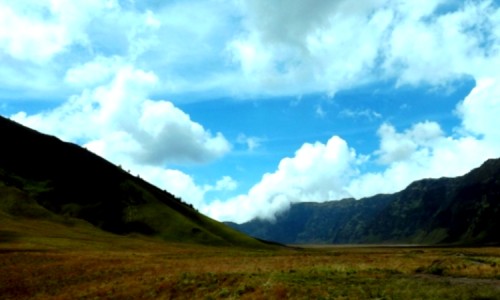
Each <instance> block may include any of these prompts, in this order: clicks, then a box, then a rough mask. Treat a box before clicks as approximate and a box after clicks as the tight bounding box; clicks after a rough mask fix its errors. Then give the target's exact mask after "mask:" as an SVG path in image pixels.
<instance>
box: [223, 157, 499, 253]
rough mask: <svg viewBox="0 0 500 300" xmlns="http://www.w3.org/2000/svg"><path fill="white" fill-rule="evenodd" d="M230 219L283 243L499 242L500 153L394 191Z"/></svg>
mask: <svg viewBox="0 0 500 300" xmlns="http://www.w3.org/2000/svg"><path fill="white" fill-rule="evenodd" d="M228 224H229V225H230V226H232V227H234V228H236V229H238V230H241V231H242V232H245V233H247V234H249V235H252V236H255V237H258V238H262V239H267V240H272V241H277V242H281V243H333V244H345V243H417V244H440V243H441V244H499V243H500V235H499V234H498V229H499V228H500V159H490V160H488V161H486V162H485V163H484V164H483V165H482V166H481V167H479V168H477V169H474V170H472V171H471V172H469V173H468V174H466V175H464V176H461V177H457V178H441V179H425V180H420V181H416V182H414V183H412V184H410V185H409V186H408V187H407V188H406V189H404V190H403V191H401V192H398V193H395V194H390V195H377V196H374V197H369V198H364V199H360V200H354V199H345V200H341V201H328V202H324V203H296V204H293V205H292V206H291V208H290V210H288V211H286V212H283V213H281V214H280V215H278V216H277V217H276V220H275V221H266V220H259V219H256V220H252V221H250V222H247V223H244V224H234V223H228Z"/></svg>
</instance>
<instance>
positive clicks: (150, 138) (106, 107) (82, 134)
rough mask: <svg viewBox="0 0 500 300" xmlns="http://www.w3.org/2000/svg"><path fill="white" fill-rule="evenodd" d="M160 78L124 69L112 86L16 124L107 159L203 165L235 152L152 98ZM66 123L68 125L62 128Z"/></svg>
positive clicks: (222, 140) (166, 103)
mask: <svg viewBox="0 0 500 300" xmlns="http://www.w3.org/2000/svg"><path fill="white" fill-rule="evenodd" d="M157 82H158V78H157V77H156V75H155V74H154V73H151V72H144V71H141V70H135V69H133V68H131V67H123V68H121V69H120V70H118V71H117V72H116V74H115V76H114V78H113V79H112V81H111V82H110V83H109V84H106V85H103V86H98V87H96V88H94V89H91V90H85V91H84V92H83V93H82V94H81V95H77V96H73V97H71V99H70V100H69V101H67V102H65V103H64V104H62V105H61V106H59V107H57V108H56V109H54V110H51V111H48V112H43V113H40V114H35V115H27V114H26V113H24V112H20V113H17V114H15V115H13V116H12V119H14V120H16V121H18V122H20V123H23V124H25V125H28V126H30V127H33V128H36V129H39V130H41V131H43V132H47V133H51V134H54V135H56V136H59V137H61V138H63V139H66V140H72V141H83V142H85V143H86V145H87V147H88V148H89V149H91V150H93V151H95V152H97V153H99V154H101V155H103V156H104V157H121V156H124V155H133V156H134V159H135V161H137V162H140V163H143V164H150V165H163V164H165V163H186V162H188V163H203V162H208V161H211V160H214V159H216V158H218V157H221V156H222V155H224V154H225V153H227V152H228V151H229V150H230V147H231V146H230V144H229V142H228V141H227V140H226V139H225V138H224V136H223V135H222V134H221V133H216V134H215V135H213V134H211V133H210V131H208V130H206V129H205V128H203V126H202V125H200V124H199V123H196V122H194V121H192V120H191V118H190V117H189V115H187V114H186V113H184V112H183V111H181V110H180V109H178V108H177V107H175V106H174V105H173V104H172V103H171V102H169V101H152V100H148V99H147V94H148V93H149V91H150V90H151V89H152V88H153V87H154V86H155V85H156V84H157ZM61 124H65V125H64V126H61Z"/></svg>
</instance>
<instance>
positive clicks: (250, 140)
mask: <svg viewBox="0 0 500 300" xmlns="http://www.w3.org/2000/svg"><path fill="white" fill-rule="evenodd" d="M262 140H263V139H262V138H259V137H255V136H246V135H245V134H239V135H238V138H237V139H236V142H237V143H239V144H245V145H246V146H247V149H248V151H254V150H255V149H257V148H259V147H260V146H261V142H262Z"/></svg>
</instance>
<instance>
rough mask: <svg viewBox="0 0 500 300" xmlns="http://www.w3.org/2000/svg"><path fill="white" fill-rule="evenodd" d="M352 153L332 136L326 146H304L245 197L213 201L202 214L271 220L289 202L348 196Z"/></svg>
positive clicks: (281, 163)
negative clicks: (347, 185)
mask: <svg viewBox="0 0 500 300" xmlns="http://www.w3.org/2000/svg"><path fill="white" fill-rule="evenodd" d="M354 163H355V154H354V152H353V150H351V149H349V148H348V147H347V143H346V142H345V141H344V140H342V139H341V138H339V137H337V136H334V137H332V138H331V139H330V140H329V141H328V142H327V143H326V144H322V143H319V142H316V143H314V144H308V143H306V144H304V145H302V147H301V148H300V149H299V150H297V152H296V153H295V156H294V157H291V158H288V157H287V158H284V159H282V160H281V162H280V163H279V166H278V169H277V170H276V171H275V172H273V173H267V174H265V175H264V176H263V177H262V179H261V181H260V182H259V183H257V184H256V185H254V186H253V187H252V188H251V189H250V190H249V191H248V194H246V195H239V196H236V197H234V198H232V199H229V200H227V201H220V200H218V201H214V202H212V203H210V204H209V205H207V206H206V207H203V208H202V211H203V212H205V213H207V214H208V215H210V216H212V217H214V218H216V219H219V220H238V221H246V220H249V219H251V218H254V217H259V218H273V217H274V215H275V214H276V213H278V212H280V211H282V210H285V209H287V208H288V206H289V205H290V204H291V203H293V202H299V201H324V200H328V199H337V198H341V197H345V196H348V193H347V192H346V191H345V189H344V186H345V184H346V182H347V179H348V178H349V177H350V176H352V172H353V169H352V165H353V164H354Z"/></svg>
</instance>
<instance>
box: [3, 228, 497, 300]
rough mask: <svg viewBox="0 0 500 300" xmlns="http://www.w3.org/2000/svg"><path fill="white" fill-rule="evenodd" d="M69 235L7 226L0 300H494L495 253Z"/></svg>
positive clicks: (78, 231) (85, 231)
mask: <svg viewBox="0 0 500 300" xmlns="http://www.w3.org/2000/svg"><path fill="white" fill-rule="evenodd" d="M9 224H10V226H9ZM68 228H69V227H66V226H62V225H59V224H54V223H50V222H45V221H39V220H38V221H25V222H23V223H22V224H20V223H17V222H15V223H9V222H3V224H2V228H0V229H1V230H0V233H1V234H0V237H1V238H0V298H1V299H500V248H496V247H481V248H473V247H463V248H457V247H409V246H408V247H406V246H404V247H403V246H392V247H388V246H329V247H326V246H307V247H306V246H303V247H271V246H270V247H269V248H265V249H261V248H259V249H248V248H238V247H215V246H201V245H194V244H175V243H166V242H163V241H159V240H156V239H153V238H147V237H142V236H117V235H112V234H109V233H106V232H102V231H95V230H94V229H92V228H90V227H88V228H87V227H85V226H79V227H75V228H72V229H68Z"/></svg>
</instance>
